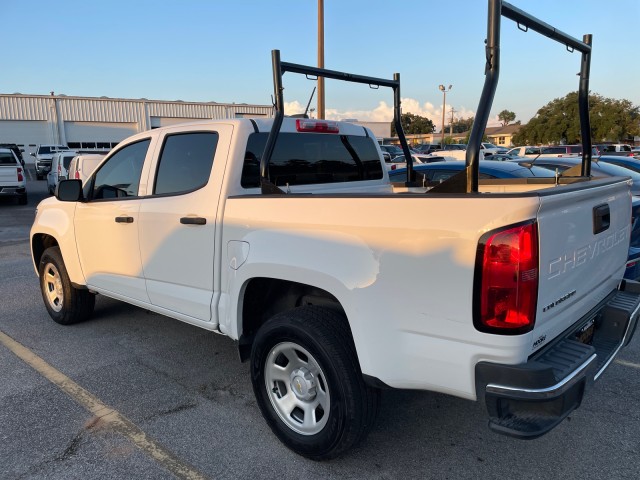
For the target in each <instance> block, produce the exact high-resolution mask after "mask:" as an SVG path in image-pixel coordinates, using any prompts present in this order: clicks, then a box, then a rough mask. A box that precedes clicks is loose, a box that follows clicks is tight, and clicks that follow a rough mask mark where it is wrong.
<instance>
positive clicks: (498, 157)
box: [484, 153, 525, 162]
mask: <svg viewBox="0 0 640 480" xmlns="http://www.w3.org/2000/svg"><path fill="white" fill-rule="evenodd" d="M484 158H485V160H491V161H493V162H504V161H506V160H518V159H520V160H522V159H524V158H525V157H520V156H518V155H512V154H510V153H494V154H492V155H485V157H484Z"/></svg>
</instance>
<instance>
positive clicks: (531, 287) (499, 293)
mask: <svg viewBox="0 0 640 480" xmlns="http://www.w3.org/2000/svg"><path fill="white" fill-rule="evenodd" d="M537 302H538V225H537V224H536V223H535V222H528V223H524V224H519V225H516V226H511V227H507V228H506V229H502V230H498V231H492V232H489V233H487V234H485V235H483V236H482V237H481V238H480V242H479V243H478V252H477V256H476V275H475V285H474V298H473V323H474V325H475V327H476V328H477V329H478V330H480V331H482V332H488V333H500V334H507V335H517V334H522V333H526V332H528V331H530V330H532V329H533V326H534V324H535V319H536V306H537Z"/></svg>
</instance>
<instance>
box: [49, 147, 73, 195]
mask: <svg viewBox="0 0 640 480" xmlns="http://www.w3.org/2000/svg"><path fill="white" fill-rule="evenodd" d="M76 155H78V152H74V151H71V150H69V151H66V152H57V153H54V154H53V157H52V158H51V171H50V172H49V173H48V174H47V188H48V189H49V193H50V194H51V195H53V192H54V191H55V190H56V185H58V182H59V181H60V180H66V179H67V178H68V177H69V164H70V163H71V160H72V159H73V157H75V156H76Z"/></svg>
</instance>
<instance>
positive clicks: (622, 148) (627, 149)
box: [597, 144, 640, 157]
mask: <svg viewBox="0 0 640 480" xmlns="http://www.w3.org/2000/svg"><path fill="white" fill-rule="evenodd" d="M597 147H598V151H599V153H600V155H615V156H621V157H634V156H640V152H634V151H633V148H632V147H631V145H626V144H614V145H598V146H597Z"/></svg>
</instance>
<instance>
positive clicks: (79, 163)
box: [67, 153, 105, 183]
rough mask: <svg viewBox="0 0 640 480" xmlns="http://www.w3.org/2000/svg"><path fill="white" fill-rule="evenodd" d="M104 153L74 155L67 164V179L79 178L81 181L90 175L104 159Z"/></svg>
mask: <svg viewBox="0 0 640 480" xmlns="http://www.w3.org/2000/svg"><path fill="white" fill-rule="evenodd" d="M104 157H105V156H104V155H98V154H95V153H93V154H87V155H76V156H75V157H73V159H72V160H71V163H70V164H69V176H68V177H67V178H69V179H76V180H81V181H82V183H84V181H85V180H86V179H87V178H89V177H90V176H91V174H92V173H93V171H94V170H95V169H96V167H97V166H98V165H100V163H101V162H102V160H103V159H104Z"/></svg>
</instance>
